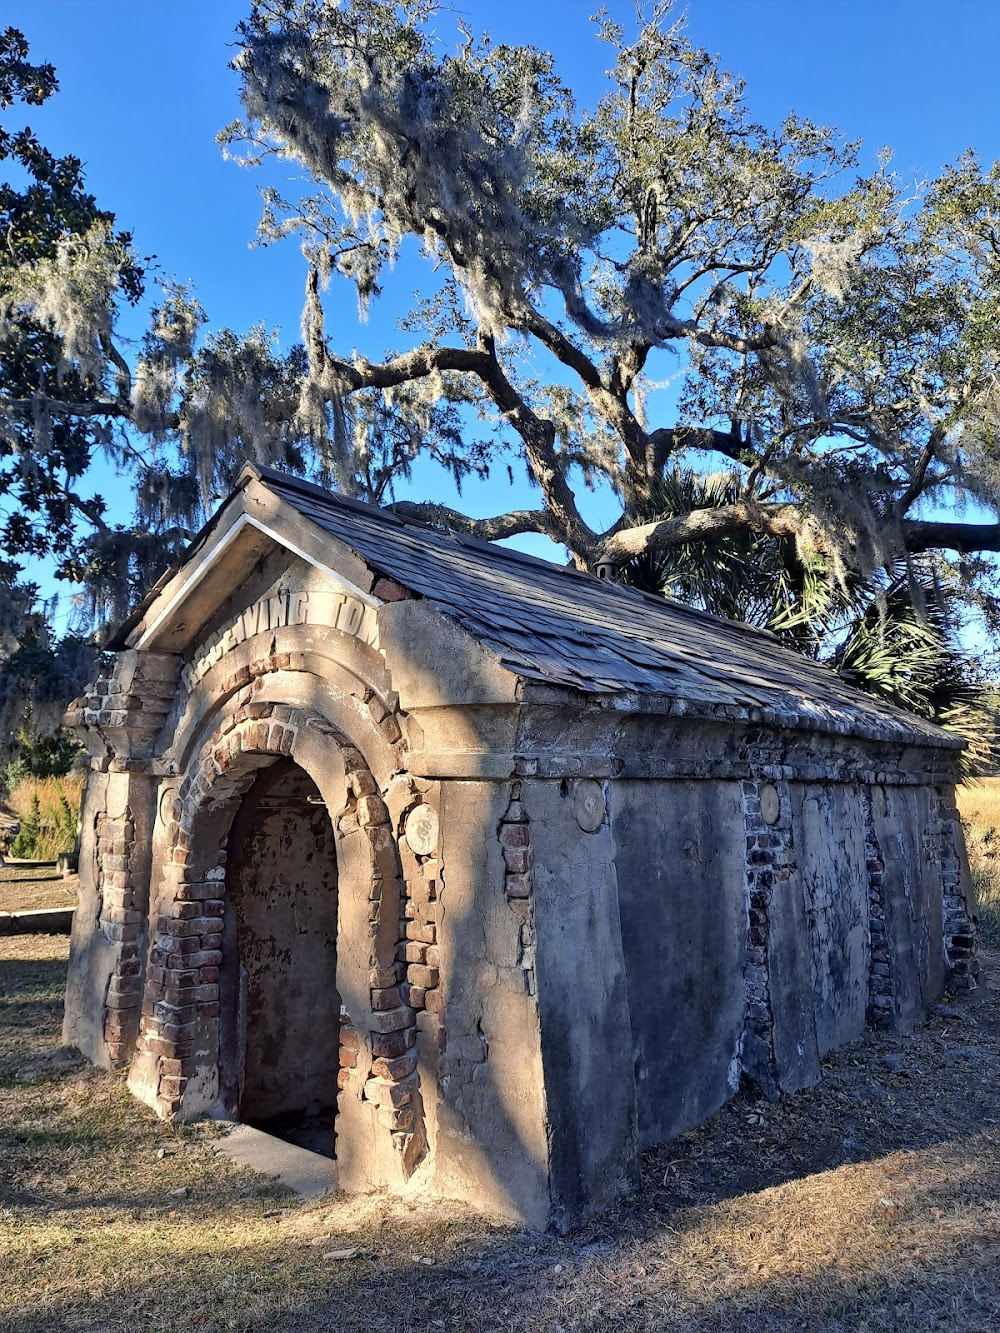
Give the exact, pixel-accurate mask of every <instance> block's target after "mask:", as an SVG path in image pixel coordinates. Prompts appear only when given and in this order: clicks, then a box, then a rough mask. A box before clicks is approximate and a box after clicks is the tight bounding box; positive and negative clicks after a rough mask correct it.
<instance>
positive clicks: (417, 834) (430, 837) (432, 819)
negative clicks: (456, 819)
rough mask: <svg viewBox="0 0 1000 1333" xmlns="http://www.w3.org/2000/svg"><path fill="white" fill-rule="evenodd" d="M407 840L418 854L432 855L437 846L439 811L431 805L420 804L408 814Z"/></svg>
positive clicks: (412, 850) (412, 849)
mask: <svg viewBox="0 0 1000 1333" xmlns="http://www.w3.org/2000/svg"><path fill="white" fill-rule="evenodd" d="M406 841H407V842H408V843H409V846H410V851H411V852H415V853H416V855H417V856H430V855H431V853H432V852H434V851H435V850H436V848H437V841H438V817H437V811H436V810H434V809H433V807H432V806H429V805H418V806H416V808H415V809H413V810H411V811H410V813H409V814H408V815H407V816H406Z"/></svg>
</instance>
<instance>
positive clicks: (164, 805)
mask: <svg viewBox="0 0 1000 1333" xmlns="http://www.w3.org/2000/svg"><path fill="white" fill-rule="evenodd" d="M176 798H177V788H176V787H164V788H163V791H161V792H160V805H159V813H160V823H161V824H169V823H170V821H171V820H172V819H173V817H174V801H175V800H176Z"/></svg>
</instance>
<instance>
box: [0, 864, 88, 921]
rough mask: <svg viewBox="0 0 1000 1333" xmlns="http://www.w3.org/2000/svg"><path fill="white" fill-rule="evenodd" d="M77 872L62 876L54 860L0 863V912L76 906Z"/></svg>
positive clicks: (78, 880)
mask: <svg viewBox="0 0 1000 1333" xmlns="http://www.w3.org/2000/svg"><path fill="white" fill-rule="evenodd" d="M79 883H80V878H79V876H78V875H70V876H68V877H67V878H66V879H64V878H63V876H62V872H61V871H59V870H56V867H55V862H54V861H8V862H7V864H6V865H3V866H0V912H26V911H28V910H33V909H36V908H41V907H75V906H76V897H77V886H78V885H79Z"/></svg>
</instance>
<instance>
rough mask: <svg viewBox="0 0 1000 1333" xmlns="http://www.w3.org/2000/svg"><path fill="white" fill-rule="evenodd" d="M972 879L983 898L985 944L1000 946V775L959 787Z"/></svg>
mask: <svg viewBox="0 0 1000 1333" xmlns="http://www.w3.org/2000/svg"><path fill="white" fill-rule="evenodd" d="M958 808H959V810H960V811H961V814H962V823H963V824H964V826H965V842H966V846H967V847H968V849H969V865H970V866H971V868H972V880H973V883H974V884H975V886H976V894H977V896H978V898H979V930H980V935H981V937H982V940H983V943H984V944H985V945H986V946H987V947H988V948H990V949H1000V778H982V779H980V780H979V781H977V782H976V783H975V784H970V785H969V786H966V787H959V789H958Z"/></svg>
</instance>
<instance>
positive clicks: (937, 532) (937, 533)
mask: <svg viewBox="0 0 1000 1333" xmlns="http://www.w3.org/2000/svg"><path fill="white" fill-rule="evenodd" d="M903 541H904V543H905V545H906V549H907V550H908V551H910V552H912V553H913V554H914V555H916V554H918V553H919V552H921V551H958V552H959V553H960V554H963V555H969V554H972V553H973V552H975V551H1000V523H935V522H932V521H923V520H920V519H915V518H909V519H906V520H904V522H903Z"/></svg>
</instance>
